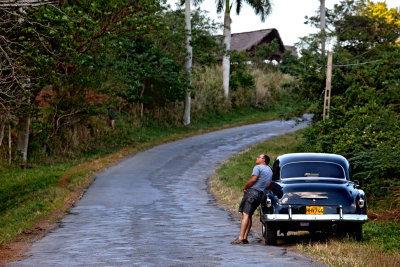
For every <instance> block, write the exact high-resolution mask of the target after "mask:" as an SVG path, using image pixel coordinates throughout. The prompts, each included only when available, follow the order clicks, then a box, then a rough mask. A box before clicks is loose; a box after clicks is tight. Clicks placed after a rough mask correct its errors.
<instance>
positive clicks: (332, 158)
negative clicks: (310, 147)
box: [276, 153, 349, 167]
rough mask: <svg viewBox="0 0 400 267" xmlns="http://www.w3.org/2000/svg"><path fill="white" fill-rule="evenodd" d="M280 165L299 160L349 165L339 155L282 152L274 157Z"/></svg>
mask: <svg viewBox="0 0 400 267" xmlns="http://www.w3.org/2000/svg"><path fill="white" fill-rule="evenodd" d="M276 159H277V160H279V162H280V165H281V166H282V165H285V164H287V163H290V162H299V161H327V162H333V163H337V164H340V165H343V166H347V167H348V166H349V162H348V161H347V159H346V158H345V157H343V156H341V155H337V154H328V153H290V154H284V155H281V156H279V157H277V158H276Z"/></svg>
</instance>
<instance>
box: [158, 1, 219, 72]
mask: <svg viewBox="0 0 400 267" xmlns="http://www.w3.org/2000/svg"><path fill="white" fill-rule="evenodd" d="M164 20H165V23H166V25H167V27H168V30H167V31H166V32H165V34H163V35H158V36H157V37H156V38H157V40H156V44H157V46H159V47H160V48H161V49H163V50H164V51H169V52H171V53H172V54H174V56H175V57H176V60H177V61H178V62H180V63H181V64H182V65H183V64H184V63H185V59H186V48H185V40H186V35H185V14H184V10H182V9H177V10H175V11H167V12H165V16H164ZM191 25H192V32H191V33H192V36H191V37H192V40H191V45H192V48H193V65H194V67H198V66H205V65H206V66H210V65H212V64H216V63H217V57H221V56H222V53H223V49H222V47H221V45H220V44H218V43H217V42H216V40H215V38H214V36H213V35H214V34H215V33H216V31H217V30H219V29H220V28H221V27H222V26H221V25H219V24H217V23H215V22H213V21H211V20H210V18H208V17H207V13H206V12H205V11H202V10H200V9H195V10H194V11H192V14H191Z"/></svg>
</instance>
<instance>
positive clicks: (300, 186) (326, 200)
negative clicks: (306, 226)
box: [274, 179, 357, 206]
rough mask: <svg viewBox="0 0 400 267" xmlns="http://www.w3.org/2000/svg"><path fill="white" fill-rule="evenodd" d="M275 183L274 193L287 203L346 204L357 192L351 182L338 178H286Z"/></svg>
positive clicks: (282, 201)
mask: <svg viewBox="0 0 400 267" xmlns="http://www.w3.org/2000/svg"><path fill="white" fill-rule="evenodd" d="M276 184H277V186H276V188H274V191H275V192H274V193H275V194H276V195H277V196H278V198H279V199H280V200H279V202H280V203H281V204H287V205H344V206H348V205H351V204H353V203H354V200H355V194H356V193H357V192H356V191H355V190H354V186H353V184H352V183H351V182H349V181H347V180H340V179H318V180H316V179H310V180H307V179H287V181H280V182H277V183H276ZM279 191H280V192H279Z"/></svg>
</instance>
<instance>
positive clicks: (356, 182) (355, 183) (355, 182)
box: [353, 180, 360, 188]
mask: <svg viewBox="0 0 400 267" xmlns="http://www.w3.org/2000/svg"><path fill="white" fill-rule="evenodd" d="M353 183H354V186H355V188H360V182H359V181H358V180H354V181H353Z"/></svg>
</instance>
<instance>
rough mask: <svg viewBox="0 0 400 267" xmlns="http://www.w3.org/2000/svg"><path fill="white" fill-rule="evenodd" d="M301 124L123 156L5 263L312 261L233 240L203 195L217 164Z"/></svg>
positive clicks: (251, 128) (223, 215)
mask: <svg viewBox="0 0 400 267" xmlns="http://www.w3.org/2000/svg"><path fill="white" fill-rule="evenodd" d="M305 126H306V123H301V124H296V123H295V122H294V121H271V122H265V123H259V124H254V125H248V126H243V127H237V128H232V129H227V130H222V131H218V132H213V133H208V134H204V135H201V136H195V137H191V138H187V139H184V140H180V141H176V142H172V143H168V144H165V145H161V146H157V147H155V148H152V149H150V150H147V151H144V152H141V153H138V154H136V155H135V156H133V157H130V158H127V159H125V160H124V161H122V162H121V163H119V164H118V165H116V166H113V167H111V168H109V169H108V170H106V171H105V172H103V173H99V174H98V175H97V177H96V180H95V181H94V183H93V184H92V185H91V186H90V188H89V189H88V190H87V192H86V193H85V195H84V197H83V198H82V199H81V200H79V201H78V202H77V203H76V205H75V207H74V208H73V209H71V211H70V214H69V215H67V216H66V217H64V218H63V219H62V222H61V226H60V227H59V228H58V229H56V230H54V231H53V232H51V233H49V234H48V235H47V236H46V237H44V238H43V239H41V240H40V241H38V242H36V243H35V244H33V246H32V247H31V249H30V250H29V251H28V252H27V254H26V256H27V257H26V258H25V259H23V260H20V261H16V262H13V263H9V264H8V265H7V266H132V265H140V266H242V265H259V266H294V265H296V266H297V265H300V266H310V265H315V266H317V264H315V263H312V262H311V261H310V260H309V259H308V258H306V257H304V256H302V255H300V254H296V253H294V252H290V251H288V250H287V249H286V248H284V247H270V246H265V245H264V244H263V242H260V239H259V238H258V237H255V236H250V238H249V241H250V244H249V245H239V246H237V245H235V246H234V245H231V244H230V241H231V240H233V239H234V238H235V237H236V236H237V234H238V231H239V221H237V220H234V219H233V218H232V217H231V215H230V214H229V213H228V212H226V211H224V210H223V209H222V208H220V207H218V206H217V205H216V202H215V201H214V199H213V197H212V196H211V195H210V194H209V193H208V192H207V178H208V177H209V176H210V175H212V174H213V172H214V171H215V168H216V167H217V165H218V164H220V163H221V162H222V161H224V160H226V159H227V158H229V157H230V156H232V155H233V154H235V153H238V152H239V151H242V150H244V149H245V148H247V147H248V146H250V145H253V144H255V143H257V142H260V141H262V140H264V139H266V138H269V137H272V136H276V135H280V134H283V133H287V132H292V131H295V130H297V129H300V128H304V127H305ZM251 168H252V166H249V172H250V171H251ZM249 174H250V173H249Z"/></svg>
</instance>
